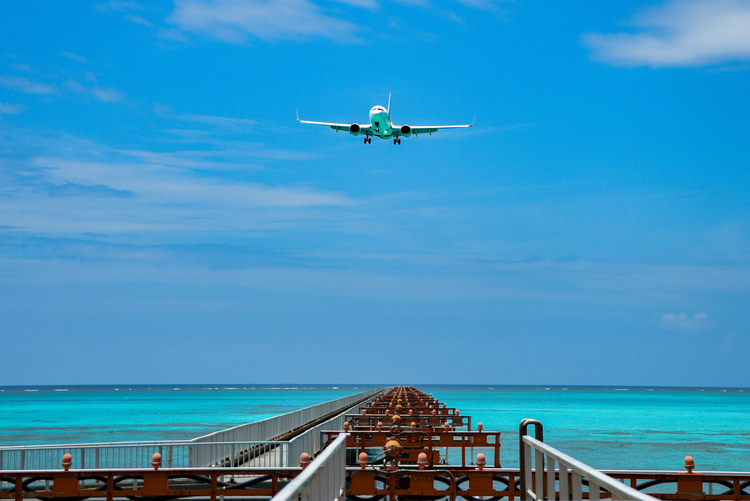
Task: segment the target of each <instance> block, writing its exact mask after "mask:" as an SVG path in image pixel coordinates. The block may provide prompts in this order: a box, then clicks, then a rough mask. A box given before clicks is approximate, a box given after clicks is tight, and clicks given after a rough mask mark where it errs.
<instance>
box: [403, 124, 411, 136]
mask: <svg viewBox="0 0 750 501" xmlns="http://www.w3.org/2000/svg"><path fill="white" fill-rule="evenodd" d="M401 135H402V136H404V137H409V136H411V127H409V126H408V125H402V126H401Z"/></svg>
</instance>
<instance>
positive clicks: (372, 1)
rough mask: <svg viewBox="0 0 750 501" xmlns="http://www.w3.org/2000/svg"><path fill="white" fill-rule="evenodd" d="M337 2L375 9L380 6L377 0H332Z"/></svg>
mask: <svg viewBox="0 0 750 501" xmlns="http://www.w3.org/2000/svg"><path fill="white" fill-rule="evenodd" d="M334 1H336V2H339V3H344V4H347V5H351V6H352V7H362V8H364V9H372V10H374V9H377V8H378V7H380V5H379V4H378V1H377V0H334Z"/></svg>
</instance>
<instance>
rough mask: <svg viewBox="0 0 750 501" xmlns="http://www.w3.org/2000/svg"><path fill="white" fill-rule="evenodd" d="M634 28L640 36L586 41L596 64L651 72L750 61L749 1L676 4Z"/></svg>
mask: <svg viewBox="0 0 750 501" xmlns="http://www.w3.org/2000/svg"><path fill="white" fill-rule="evenodd" d="M633 24H634V25H635V26H636V27H637V28H639V29H640V31H639V32H637V33H611V34H600V33H588V34H586V35H584V36H583V40H584V42H585V43H586V45H588V46H589V47H590V48H591V49H592V51H593V54H592V57H593V59H595V60H600V61H606V62H610V63H613V64H618V65H625V66H652V67H661V66H700V65H706V64H715V63H721V62H727V61H748V60H750V1H748V0H675V1H673V2H671V3H668V4H666V5H664V6H662V7H658V8H654V9H651V10H649V11H647V12H646V13H644V14H642V15H640V16H638V17H637V18H636V19H635V20H634V23H633Z"/></svg>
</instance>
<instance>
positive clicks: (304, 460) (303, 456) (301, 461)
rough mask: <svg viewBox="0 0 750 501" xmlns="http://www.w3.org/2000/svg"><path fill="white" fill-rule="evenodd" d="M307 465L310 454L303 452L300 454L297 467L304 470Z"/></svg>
mask: <svg viewBox="0 0 750 501" xmlns="http://www.w3.org/2000/svg"><path fill="white" fill-rule="evenodd" d="M309 464H310V454H308V453H306V452H303V453H302V454H300V456H299V465H300V466H301V467H302V469H303V470H304V469H305V468H306V467H307V465H309Z"/></svg>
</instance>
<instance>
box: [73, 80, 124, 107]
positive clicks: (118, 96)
mask: <svg viewBox="0 0 750 501" xmlns="http://www.w3.org/2000/svg"><path fill="white" fill-rule="evenodd" d="M65 86H66V87H67V88H68V89H69V90H72V91H73V92H80V93H82V94H88V95H90V96H93V97H95V98H97V99H99V100H100V101H102V102H105V103H116V102H120V101H123V100H124V99H125V96H124V95H123V93H122V92H120V91H119V90H117V89H115V88H114V87H110V88H103V87H99V86H98V85H94V86H93V87H85V86H83V85H81V84H79V83H78V82H76V81H75V80H68V81H67V82H66V83H65Z"/></svg>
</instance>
